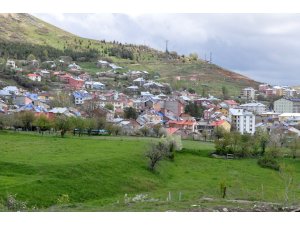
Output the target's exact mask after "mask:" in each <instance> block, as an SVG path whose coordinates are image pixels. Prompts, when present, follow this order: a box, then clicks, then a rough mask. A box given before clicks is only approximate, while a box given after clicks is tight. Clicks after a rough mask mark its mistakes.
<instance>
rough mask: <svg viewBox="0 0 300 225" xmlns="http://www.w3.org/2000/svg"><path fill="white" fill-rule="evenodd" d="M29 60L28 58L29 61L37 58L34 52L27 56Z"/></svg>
mask: <svg viewBox="0 0 300 225" xmlns="http://www.w3.org/2000/svg"><path fill="white" fill-rule="evenodd" d="M27 60H28V61H32V60H35V56H34V55H33V54H29V55H28V56H27Z"/></svg>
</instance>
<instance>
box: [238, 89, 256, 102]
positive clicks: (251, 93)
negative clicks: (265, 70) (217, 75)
mask: <svg viewBox="0 0 300 225" xmlns="http://www.w3.org/2000/svg"><path fill="white" fill-rule="evenodd" d="M241 95H242V97H244V98H246V99H248V100H253V99H254V98H255V89H254V88H252V87H247V88H244V89H243V90H242V93H241Z"/></svg>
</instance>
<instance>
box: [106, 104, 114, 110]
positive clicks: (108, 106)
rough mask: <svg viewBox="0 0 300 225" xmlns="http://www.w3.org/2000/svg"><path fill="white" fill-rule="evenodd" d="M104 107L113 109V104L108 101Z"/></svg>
mask: <svg viewBox="0 0 300 225" xmlns="http://www.w3.org/2000/svg"><path fill="white" fill-rule="evenodd" d="M104 108H106V109H108V110H111V111H113V110H114V106H113V105H112V104H110V103H108V104H105V106H104Z"/></svg>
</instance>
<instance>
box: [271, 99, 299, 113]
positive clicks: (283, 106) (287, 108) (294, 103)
mask: <svg viewBox="0 0 300 225" xmlns="http://www.w3.org/2000/svg"><path fill="white" fill-rule="evenodd" d="M274 111H275V112H276V113H300V99H299V98H281V99H278V100H276V101H274Z"/></svg>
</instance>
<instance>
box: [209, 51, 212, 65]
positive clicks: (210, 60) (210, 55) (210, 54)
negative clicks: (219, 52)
mask: <svg viewBox="0 0 300 225" xmlns="http://www.w3.org/2000/svg"><path fill="white" fill-rule="evenodd" d="M209 63H210V64H211V63H212V52H210V53H209Z"/></svg>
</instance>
